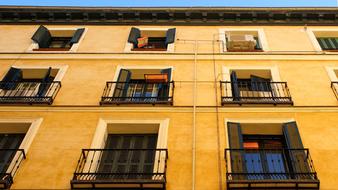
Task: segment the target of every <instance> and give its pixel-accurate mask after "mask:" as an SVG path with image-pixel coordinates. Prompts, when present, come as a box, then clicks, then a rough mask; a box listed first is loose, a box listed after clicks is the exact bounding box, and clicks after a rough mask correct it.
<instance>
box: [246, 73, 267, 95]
mask: <svg viewBox="0 0 338 190" xmlns="http://www.w3.org/2000/svg"><path fill="white" fill-rule="evenodd" d="M250 81H251V85H250V86H251V88H250V90H253V91H271V90H272V89H271V86H270V79H265V78H262V77H258V76H255V75H250Z"/></svg>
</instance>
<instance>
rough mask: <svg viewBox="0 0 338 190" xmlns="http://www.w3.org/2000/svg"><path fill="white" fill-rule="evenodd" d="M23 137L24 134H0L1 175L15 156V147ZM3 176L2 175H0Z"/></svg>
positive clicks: (18, 145)
mask: <svg viewBox="0 0 338 190" xmlns="http://www.w3.org/2000/svg"><path fill="white" fill-rule="evenodd" d="M24 137H25V134H0V174H1V175H3V174H5V173H6V172H7V169H8V167H9V165H10V163H11V161H12V159H13V157H14V156H15V153H16V149H18V148H19V147H20V144H21V142H22V140H23V138H24ZM1 177H3V176H1Z"/></svg>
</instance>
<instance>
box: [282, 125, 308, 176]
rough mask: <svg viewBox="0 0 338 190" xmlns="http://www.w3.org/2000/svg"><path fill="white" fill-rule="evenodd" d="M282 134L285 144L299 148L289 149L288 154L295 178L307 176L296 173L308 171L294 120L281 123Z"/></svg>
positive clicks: (292, 147)
mask: <svg viewBox="0 0 338 190" xmlns="http://www.w3.org/2000/svg"><path fill="white" fill-rule="evenodd" d="M283 135H284V138H285V141H286V144H287V146H288V148H289V149H300V150H290V151H289V156H290V160H291V163H292V168H291V169H292V170H293V173H295V174H296V175H295V177H296V178H308V177H309V176H306V175H297V173H308V172H310V168H309V165H308V163H307V156H306V154H305V151H304V150H302V149H304V147H303V143H302V140H301V138H300V134H299V131H298V127H297V124H296V122H289V123H284V124H283Z"/></svg>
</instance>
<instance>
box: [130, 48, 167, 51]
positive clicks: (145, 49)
mask: <svg viewBox="0 0 338 190" xmlns="http://www.w3.org/2000/svg"><path fill="white" fill-rule="evenodd" d="M131 51H167V49H166V48H133V49H131Z"/></svg>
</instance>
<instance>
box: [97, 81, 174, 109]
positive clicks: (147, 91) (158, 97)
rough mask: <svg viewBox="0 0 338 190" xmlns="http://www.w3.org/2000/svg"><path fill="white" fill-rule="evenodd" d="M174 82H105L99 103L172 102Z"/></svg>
mask: <svg viewBox="0 0 338 190" xmlns="http://www.w3.org/2000/svg"><path fill="white" fill-rule="evenodd" d="M174 87H175V85H174V82H165V83H149V82H147V83H146V82H107V83H106V87H105V89H104V91H103V95H102V97H101V102H100V104H101V105H102V104H171V105H172V104H173V96H174Z"/></svg>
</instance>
